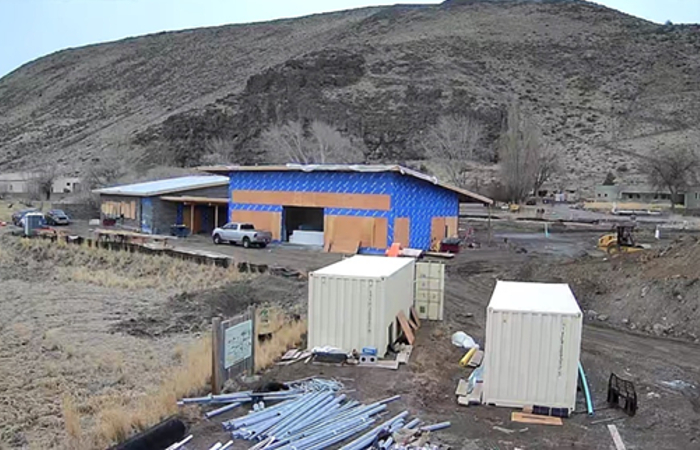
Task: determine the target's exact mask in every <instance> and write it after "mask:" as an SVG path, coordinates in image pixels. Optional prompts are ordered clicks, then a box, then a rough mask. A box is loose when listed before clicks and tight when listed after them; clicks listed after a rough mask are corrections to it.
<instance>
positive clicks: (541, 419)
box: [510, 411, 564, 425]
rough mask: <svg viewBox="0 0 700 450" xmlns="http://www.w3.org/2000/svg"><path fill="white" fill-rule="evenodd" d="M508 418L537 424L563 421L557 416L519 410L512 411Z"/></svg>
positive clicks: (561, 422)
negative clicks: (538, 414) (539, 414)
mask: <svg viewBox="0 0 700 450" xmlns="http://www.w3.org/2000/svg"><path fill="white" fill-rule="evenodd" d="M510 420H512V421H513V422H520V423H534V424H537V425H563V424H564V422H563V421H562V420H561V419H560V418H559V417H549V416H537V415H535V414H527V413H521V412H517V411H516V412H513V413H512V414H511V416H510Z"/></svg>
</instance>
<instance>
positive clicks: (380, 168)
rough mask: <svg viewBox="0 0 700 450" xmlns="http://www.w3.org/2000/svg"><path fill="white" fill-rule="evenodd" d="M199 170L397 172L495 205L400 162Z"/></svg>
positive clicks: (218, 171)
mask: <svg viewBox="0 0 700 450" xmlns="http://www.w3.org/2000/svg"><path fill="white" fill-rule="evenodd" d="M197 170H199V171H201V172H207V173H214V174H218V175H222V174H227V175H230V174H231V173H232V172H314V171H327V172H364V173H375V172H396V173H400V174H401V175H409V176H411V177H413V178H417V179H419V180H423V181H426V182H428V183H431V184H434V185H436V186H439V187H441V188H443V189H447V190H449V191H453V192H456V193H457V194H459V195H461V196H463V197H468V198H471V199H474V200H476V201H477V202H478V203H483V204H485V205H493V200H492V199H490V198H488V197H486V196H484V195H480V194H477V193H475V192H472V191H469V190H467V189H462V188H459V187H457V186H453V185H451V184H448V183H443V182H441V181H440V180H438V179H437V178H436V177H434V176H431V175H427V174H424V173H422V172H418V171H416V170H413V169H409V168H407V167H403V166H400V165H398V164H387V165H380V164H376V165H364V164H287V165H269V166H239V165H218V166H201V167H198V168H197Z"/></svg>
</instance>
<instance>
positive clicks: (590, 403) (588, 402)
mask: <svg viewBox="0 0 700 450" xmlns="http://www.w3.org/2000/svg"><path fill="white" fill-rule="evenodd" d="M578 374H579V376H580V377H581V386H583V395H584V396H585V397H586V410H587V411H588V415H589V416H592V415H593V414H594V412H593V400H591V392H590V391H589V390H588V381H587V380H586V374H585V373H584V371H583V365H581V361H579V362H578Z"/></svg>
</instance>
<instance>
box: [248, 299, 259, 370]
mask: <svg viewBox="0 0 700 450" xmlns="http://www.w3.org/2000/svg"><path fill="white" fill-rule="evenodd" d="M248 314H250V320H251V321H252V323H253V326H252V329H253V333H252V334H253V336H252V337H251V349H250V371H249V372H250V373H249V375H250V376H253V375H255V344H257V343H258V326H257V323H256V322H257V317H258V316H257V311H256V308H255V306H254V305H250V306H249V307H248Z"/></svg>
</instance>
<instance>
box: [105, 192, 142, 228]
mask: <svg viewBox="0 0 700 450" xmlns="http://www.w3.org/2000/svg"><path fill="white" fill-rule="evenodd" d="M121 214H124V222H123V226H124V227H125V228H127V229H130V230H135V231H140V230H141V198H140V197H132V196H127V195H105V194H101V195H100V219H104V218H105V217H110V216H112V217H115V216H116V217H119V216H120V215H121Z"/></svg>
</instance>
